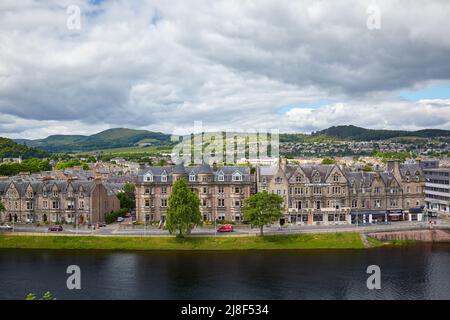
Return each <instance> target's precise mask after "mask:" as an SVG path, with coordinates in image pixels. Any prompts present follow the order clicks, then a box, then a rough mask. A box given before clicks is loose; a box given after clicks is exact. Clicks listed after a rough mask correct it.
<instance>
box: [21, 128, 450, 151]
mask: <svg viewBox="0 0 450 320" xmlns="http://www.w3.org/2000/svg"><path fill="white" fill-rule="evenodd" d="M401 137H420V138H434V137H450V131H449V130H438V129H425V130H419V131H399V130H373V129H364V128H360V127H356V126H335V127H330V128H328V129H325V130H321V131H317V132H314V133H312V134H310V135H309V134H300V133H299V134H295V133H294V134H286V133H283V134H280V142H281V143H288V142H294V143H311V142H332V141H336V140H355V141H367V140H385V139H391V138H401ZM15 141H16V142H17V143H19V144H20V145H22V146H23V147H24V145H26V146H27V147H32V148H38V149H42V150H45V151H47V152H51V153H79V152H87V151H93V150H99V149H114V148H127V147H135V146H136V147H137V146H144V145H145V146H149V145H150V146H171V145H173V143H172V142H171V141H170V135H169V134H165V133H161V132H152V131H147V130H134V129H126V128H116V129H109V130H105V131H102V132H100V133H97V134H93V135H90V136H83V135H53V136H49V137H47V138H45V139H38V140H26V139H17V140H15Z"/></svg>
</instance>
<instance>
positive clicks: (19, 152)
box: [0, 137, 49, 161]
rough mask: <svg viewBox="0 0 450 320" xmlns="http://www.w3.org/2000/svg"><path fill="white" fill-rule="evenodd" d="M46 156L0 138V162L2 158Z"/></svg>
mask: <svg viewBox="0 0 450 320" xmlns="http://www.w3.org/2000/svg"><path fill="white" fill-rule="evenodd" d="M48 155H49V154H48V153H47V152H45V151H42V150H38V149H35V148H30V147H27V146H24V145H22V144H18V143H16V142H14V141H13V140H11V139H8V138H1V137H0V161H1V159H3V158H19V157H22V158H23V159H28V158H45V157H47V156H48Z"/></svg>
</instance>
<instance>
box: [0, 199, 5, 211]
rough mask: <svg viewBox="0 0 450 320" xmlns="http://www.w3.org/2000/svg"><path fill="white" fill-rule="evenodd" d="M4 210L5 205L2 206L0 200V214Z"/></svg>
mask: <svg viewBox="0 0 450 320" xmlns="http://www.w3.org/2000/svg"><path fill="white" fill-rule="evenodd" d="M5 210H6V208H5V205H4V204H3V202H2V201H1V200H0V212H3V211H5Z"/></svg>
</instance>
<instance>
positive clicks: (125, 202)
mask: <svg viewBox="0 0 450 320" xmlns="http://www.w3.org/2000/svg"><path fill="white" fill-rule="evenodd" d="M117 198H119V201H120V208H121V209H129V210H131V209H133V199H132V198H131V197H130V196H129V195H128V194H127V193H126V192H119V193H118V194H117Z"/></svg>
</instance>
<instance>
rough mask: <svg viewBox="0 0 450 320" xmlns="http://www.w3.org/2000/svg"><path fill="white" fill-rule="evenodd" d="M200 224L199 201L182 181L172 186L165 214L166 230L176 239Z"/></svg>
mask: <svg viewBox="0 0 450 320" xmlns="http://www.w3.org/2000/svg"><path fill="white" fill-rule="evenodd" d="M201 223H202V216H201V213H200V199H199V198H198V196H197V195H196V194H195V193H194V192H192V191H191V189H189V187H188V185H187V184H186V181H185V180H184V179H180V180H177V181H176V182H175V183H174V184H173V188H172V193H171V194H170V197H169V207H168V208H167V214H166V228H167V230H169V232H170V233H171V234H172V233H174V232H176V233H177V236H178V237H184V236H185V235H187V234H189V233H190V232H191V230H192V229H193V228H194V226H195V225H199V224H201Z"/></svg>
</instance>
